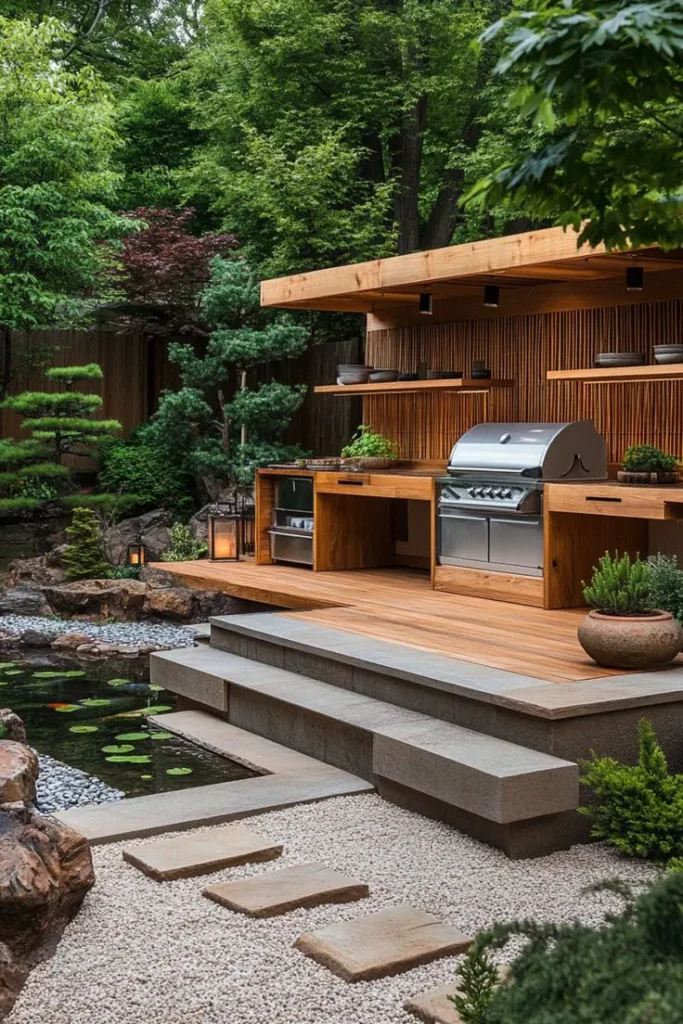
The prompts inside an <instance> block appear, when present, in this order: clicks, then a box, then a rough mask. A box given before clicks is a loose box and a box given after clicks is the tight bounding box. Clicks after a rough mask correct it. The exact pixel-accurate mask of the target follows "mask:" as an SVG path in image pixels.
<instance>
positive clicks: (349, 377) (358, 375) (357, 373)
mask: <svg viewBox="0 0 683 1024" xmlns="http://www.w3.org/2000/svg"><path fill="white" fill-rule="evenodd" d="M369 378H370V371H369V370H354V371H353V373H340V374H339V377H338V378H337V379H338V380H339V383H340V384H367V382H368V380H369Z"/></svg>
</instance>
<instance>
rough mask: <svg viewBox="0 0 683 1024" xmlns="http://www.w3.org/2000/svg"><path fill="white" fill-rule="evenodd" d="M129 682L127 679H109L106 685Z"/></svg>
mask: <svg viewBox="0 0 683 1024" xmlns="http://www.w3.org/2000/svg"><path fill="white" fill-rule="evenodd" d="M129 682H130V680H129V679H110V680H109V681H108V682H107V686H127V685H128V683H129Z"/></svg>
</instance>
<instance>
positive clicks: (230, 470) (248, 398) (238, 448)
mask: <svg viewBox="0 0 683 1024" xmlns="http://www.w3.org/2000/svg"><path fill="white" fill-rule="evenodd" d="M203 315H204V316H205V317H206V319H207V321H208V322H209V323H211V324H213V325H214V330H213V333H212V334H211V337H210V338H209V341H208V344H207V347H206V352H205V354H204V355H203V356H199V355H197V353H196V351H195V349H194V347H193V346H192V345H189V344H173V345H170V346H169V356H170V358H171V360H172V361H173V362H174V363H176V364H177V365H178V366H179V368H180V373H181V378H182V383H183V386H182V388H181V389H180V390H179V391H177V392H168V393H166V395H164V397H163V399H162V401H161V405H160V407H159V411H158V413H157V414H156V416H155V418H154V420H153V422H152V425H151V437H152V440H154V441H156V442H158V443H159V444H161V445H162V446H163V448H164V449H165V450H166V452H167V453H168V458H170V459H172V460H173V463H174V465H179V466H180V467H181V468H183V469H185V470H187V471H188V472H191V473H192V474H193V476H195V477H196V478H197V479H198V480H200V481H201V482H202V484H203V486H204V488H205V490H206V491H207V493H208V494H209V496H210V497H212V498H219V497H225V496H228V495H232V494H234V493H235V492H236V491H237V490H239V489H240V488H248V487H249V486H250V485H251V483H252V481H253V477H254V471H255V469H256V468H257V467H258V466H263V465H266V464H267V463H269V462H275V461H280V460H284V459H289V458H293V457H295V456H296V455H299V454H302V453H301V451H300V449H298V448H296V447H293V446H291V445H290V446H288V445H285V444H284V443H283V441H282V435H283V433H284V431H285V429H286V427H287V426H288V424H289V422H290V420H291V418H292V416H293V415H294V413H295V412H296V410H297V409H298V408H299V406H300V405H301V403H302V401H303V399H304V394H305V390H306V389H305V387H304V386H303V385H300V386H297V387H288V386H287V385H285V384H281V383H279V382H278V381H275V380H271V381H269V382H268V383H267V384H261V385H259V386H258V387H256V388H252V387H250V386H249V371H250V370H252V369H253V368H254V367H256V366H258V365H264V364H266V363H269V362H271V361H276V360H279V359H291V358H293V357H295V356H298V355H300V353H301V352H303V351H304V349H305V348H306V343H307V339H308V332H307V330H306V328H305V327H300V326H298V325H297V324H295V322H294V321H293V320H292V318H291V317H290V316H287V315H286V314H278V313H273V312H272V311H271V310H268V309H263V308H261V305H260V296H259V282H258V279H257V277H256V275H255V274H254V272H253V271H252V270H251V268H250V267H249V265H248V264H247V263H246V262H245V260H243V259H240V258H235V259H227V260H226V259H222V258H220V257H217V258H216V259H215V260H214V261H213V265H212V278H211V284H210V285H209V287H208V289H207V290H206V292H205V293H204V298H203ZM214 397H215V399H216V402H217V405H218V410H219V414H218V416H216V413H215V411H214V408H213V407H212V404H211V401H212V399H214Z"/></svg>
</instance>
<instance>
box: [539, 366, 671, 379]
mask: <svg viewBox="0 0 683 1024" xmlns="http://www.w3.org/2000/svg"><path fill="white" fill-rule="evenodd" d="M546 379H547V380H578V381H581V382H582V383H583V384H628V383H631V384H632V383H634V382H638V381H653V380H662V381H667V380H683V363H668V364H660V363H655V364H653V365H649V366H606V367H601V366H594V367H591V369H588V370H549V371H548V373H547V374H546Z"/></svg>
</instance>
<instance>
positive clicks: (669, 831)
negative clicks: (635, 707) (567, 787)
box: [580, 718, 683, 927]
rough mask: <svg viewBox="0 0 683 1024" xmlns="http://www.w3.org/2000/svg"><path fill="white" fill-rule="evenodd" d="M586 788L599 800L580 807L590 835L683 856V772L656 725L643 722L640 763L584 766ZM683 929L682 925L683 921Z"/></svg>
mask: <svg viewBox="0 0 683 1024" xmlns="http://www.w3.org/2000/svg"><path fill="white" fill-rule="evenodd" d="M581 768H582V772H583V775H582V778H581V782H582V783H583V785H584V786H586V787H587V788H588V789H590V790H591V792H592V794H593V798H594V802H592V803H590V804H588V805H587V806H585V807H581V808H580V811H581V813H582V814H585V815H586V817H588V818H590V821H591V834H592V835H593V836H595V838H596V839H605V840H606V841H607V842H608V843H610V844H611V845H612V846H614V847H616V848H617V849H618V850H620V851H621V853H625V854H628V856H630V857H648V858H652V859H654V860H668V859H669V858H672V857H683V775H672V774H671V773H670V772H669V769H668V765H667V762H666V756H665V754H664V751H663V750H662V748H661V747H660V745H659V743H658V742H657V737H656V735H655V731H654V729H653V728H652V725H651V724H650V722H649V721H648V720H647V719H646V718H642V719H641V721H640V724H639V726H638V763H637V764H635V765H629V764H620V763H619V762H618V761H615V760H614V759H613V758H611V757H596V756H595V754H594V755H593V757H592V759H591V760H590V761H584V762H582V764H581ZM682 927H683V923H682Z"/></svg>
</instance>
